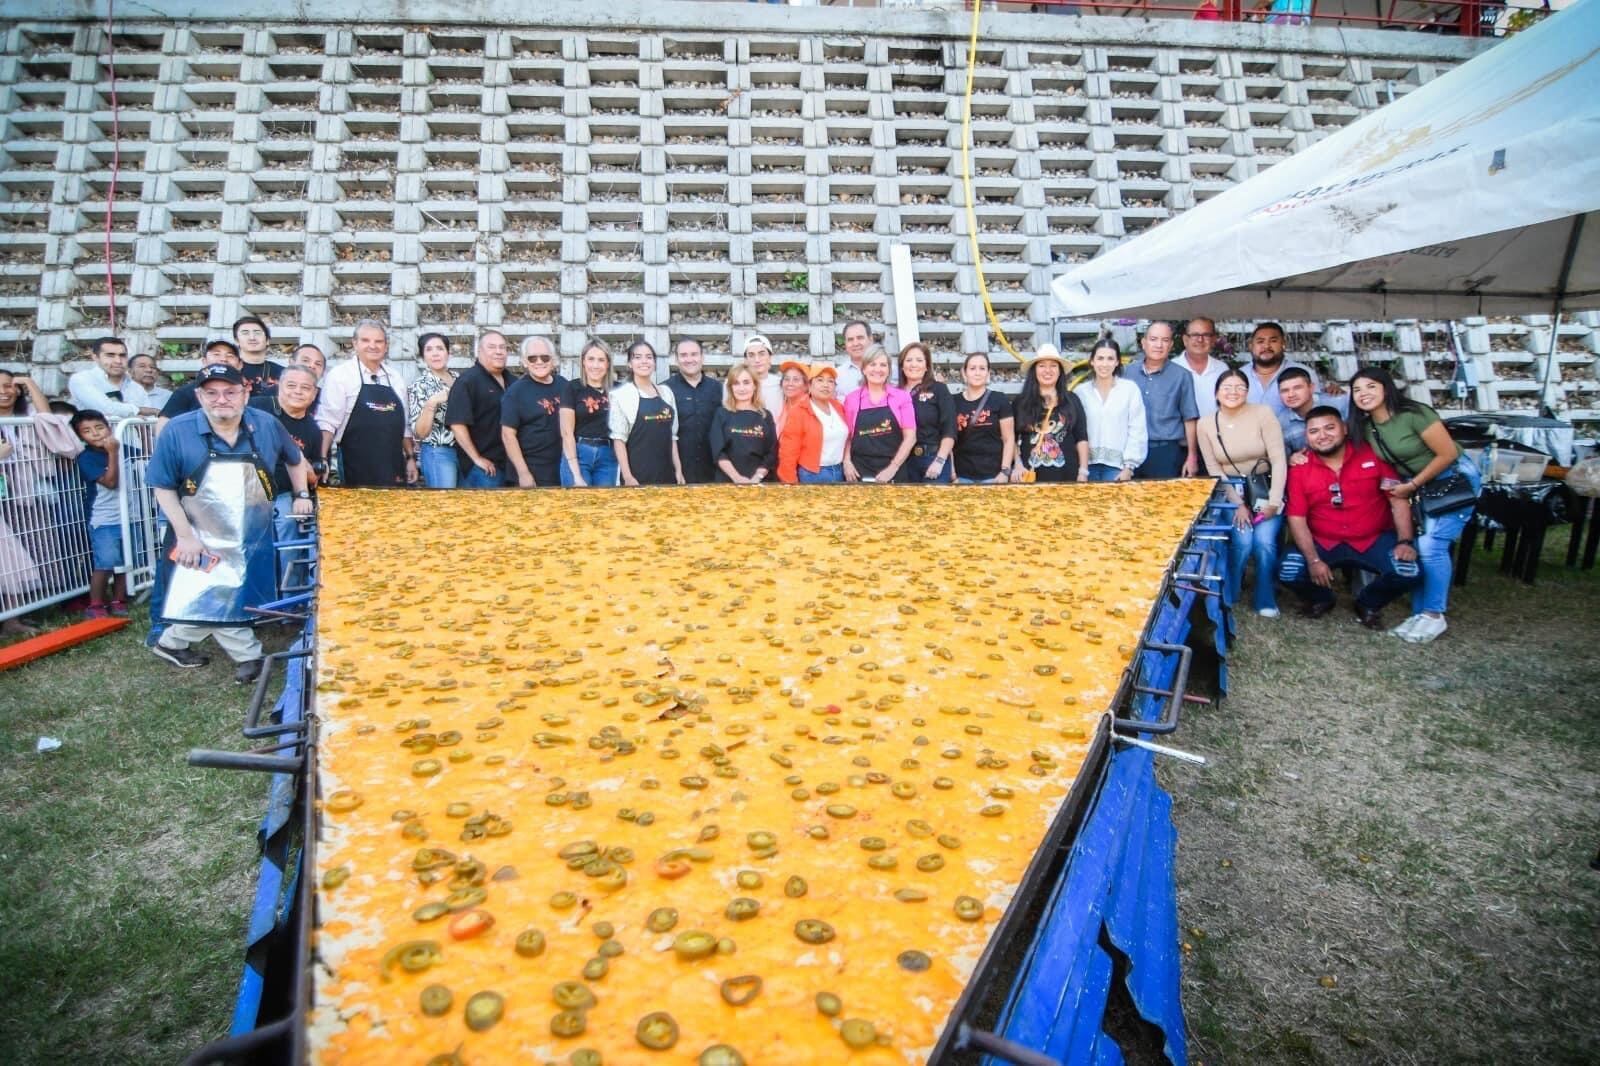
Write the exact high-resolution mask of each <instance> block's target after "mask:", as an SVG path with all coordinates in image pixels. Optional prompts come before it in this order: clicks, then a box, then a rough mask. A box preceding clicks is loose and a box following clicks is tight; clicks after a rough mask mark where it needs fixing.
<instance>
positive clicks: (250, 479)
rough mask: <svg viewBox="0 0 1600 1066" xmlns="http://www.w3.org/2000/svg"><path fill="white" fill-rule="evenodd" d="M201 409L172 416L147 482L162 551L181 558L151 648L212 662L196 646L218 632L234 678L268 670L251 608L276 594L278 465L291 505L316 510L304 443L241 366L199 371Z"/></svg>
mask: <svg viewBox="0 0 1600 1066" xmlns="http://www.w3.org/2000/svg"><path fill="white" fill-rule="evenodd" d="M195 385H196V388H195V396H196V398H197V399H198V400H199V401H200V410H198V411H192V412H190V413H188V414H185V415H180V416H178V417H177V418H174V419H173V420H172V421H171V422H169V423H167V427H166V429H165V431H164V432H163V433H162V434H161V436H160V437H159V438H158V439H157V441H156V450H155V454H154V455H153V456H152V457H151V459H150V465H149V467H148V468H147V470H146V472H145V481H146V483H147V484H149V485H150V486H151V487H152V488H153V489H155V496H156V503H157V504H158V505H160V507H161V511H162V513H163V514H165V515H166V516H167V522H168V533H167V538H166V541H165V543H164V544H163V545H162V549H161V550H162V552H163V553H166V554H167V555H168V556H169V557H170V558H171V560H172V561H173V562H174V563H176V564H177V566H176V567H175V568H174V569H173V571H172V577H171V581H170V583H169V584H168V587H167V594H166V599H165V601H164V602H163V604H162V617H161V619H160V621H163V622H165V623H166V628H165V629H164V630H163V631H162V633H161V638H160V639H159V640H158V641H157V642H156V644H155V646H154V648H153V650H154V651H155V653H156V655H158V656H160V657H161V658H163V659H165V660H166V661H167V662H169V663H172V664H173V665H174V666H179V667H184V668H193V667H200V666H205V665H206V664H207V663H208V662H210V659H209V658H207V657H206V656H204V655H201V654H200V653H199V652H196V651H195V650H194V649H193V648H191V647H190V645H192V644H198V643H200V642H201V641H203V640H205V638H206V637H207V636H213V637H215V638H216V640H217V643H218V644H220V645H221V646H222V649H223V650H224V651H226V652H227V653H228V655H229V656H230V657H231V658H232V659H233V660H234V661H235V662H237V663H238V664H239V667H238V670H237V671H236V672H235V673H234V680H236V681H238V682H240V683H241V684H243V683H248V682H251V681H254V680H255V679H256V677H257V676H258V675H259V674H260V673H261V642H260V641H259V640H257V639H256V635H255V632H254V630H252V629H251V628H250V627H251V625H252V624H253V623H254V622H255V618H254V617H253V616H252V615H251V614H250V613H249V611H248V608H250V607H257V606H260V605H261V604H263V603H267V602H270V601H271V600H273V599H274V598H275V597H276V595H277V583H276V578H275V576H274V566H275V561H276V560H275V555H274V548H273V537H272V528H273V522H272V518H273V515H272V498H273V492H272V469H273V467H274V466H276V465H277V464H278V463H279V462H282V463H283V464H284V467H285V469H286V470H287V471H288V475H289V482H290V485H291V487H292V490H293V493H294V497H295V499H294V504H293V507H292V512H293V514H294V515H296V516H302V515H310V514H311V513H312V507H313V504H312V501H311V493H310V491H309V489H308V487H307V484H306V476H305V470H306V468H305V464H304V461H303V455H302V453H301V451H300V449H299V448H298V447H297V446H296V445H295V443H294V441H293V440H292V439H290V437H289V435H288V434H287V433H286V432H284V429H283V427H282V426H281V425H280V424H279V422H278V420H277V419H276V418H274V417H273V416H272V415H270V414H268V413H267V412H265V411H258V410H252V409H250V408H249V407H247V406H246V401H247V399H248V396H249V393H248V390H247V388H246V386H245V382H244V375H243V374H241V373H240V372H239V371H238V370H237V369H235V368H234V367H231V366H226V365H220V364H215V365H212V366H208V367H206V368H205V369H203V370H202V371H201V372H200V376H199V378H198V379H197V380H196V383H195Z"/></svg>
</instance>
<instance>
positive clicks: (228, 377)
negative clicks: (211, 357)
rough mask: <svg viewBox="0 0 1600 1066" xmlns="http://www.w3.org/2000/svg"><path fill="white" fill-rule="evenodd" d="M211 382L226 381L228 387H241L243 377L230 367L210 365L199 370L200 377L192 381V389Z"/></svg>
mask: <svg viewBox="0 0 1600 1066" xmlns="http://www.w3.org/2000/svg"><path fill="white" fill-rule="evenodd" d="M211 381H226V382H227V383H228V384H230V385H243V384H244V375H243V374H241V373H239V371H237V370H235V369H234V368H233V367H231V366H226V365H224V364H222V363H212V364H211V365H210V366H208V367H203V368H202V369H201V371H200V376H199V377H197V378H195V379H194V387H195V388H197V389H198V388H199V387H200V386H202V385H204V384H206V383H207V382H211Z"/></svg>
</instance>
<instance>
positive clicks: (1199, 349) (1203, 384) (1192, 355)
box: [1178, 318, 1228, 418]
mask: <svg viewBox="0 0 1600 1066" xmlns="http://www.w3.org/2000/svg"><path fill="white" fill-rule="evenodd" d="M1216 343H1217V324H1216V323H1215V322H1213V321H1211V319H1209V318H1191V319H1190V320H1189V321H1188V323H1187V324H1186V325H1185V326H1184V327H1183V358H1182V359H1179V360H1178V365H1179V366H1181V367H1183V369H1185V370H1187V371H1188V372H1189V373H1191V374H1193V375H1194V405H1195V406H1196V407H1198V408H1199V409H1200V417H1201V418H1210V417H1211V416H1212V415H1214V414H1216V413H1217V378H1219V377H1221V376H1222V372H1223V371H1224V370H1227V369H1228V364H1227V362H1226V361H1225V360H1222V359H1218V358H1217V357H1216V356H1214V355H1212V354H1211V349H1212V348H1213V347H1215V346H1216Z"/></svg>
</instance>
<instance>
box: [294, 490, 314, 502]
mask: <svg viewBox="0 0 1600 1066" xmlns="http://www.w3.org/2000/svg"><path fill="white" fill-rule="evenodd" d="M294 498H295V499H297V500H309V499H311V493H309V492H307V491H306V490H305V489H301V490H300V491H299V492H297V493H295V494H294Z"/></svg>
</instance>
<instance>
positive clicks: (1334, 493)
mask: <svg viewBox="0 0 1600 1066" xmlns="http://www.w3.org/2000/svg"><path fill="white" fill-rule="evenodd" d="M1328 494H1329V495H1330V496H1331V497H1332V498H1333V505H1334V506H1335V507H1343V506H1344V489H1342V488H1340V487H1339V483H1338V482H1337V481H1335V482H1334V483H1333V484H1332V485H1329V486H1328Z"/></svg>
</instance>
